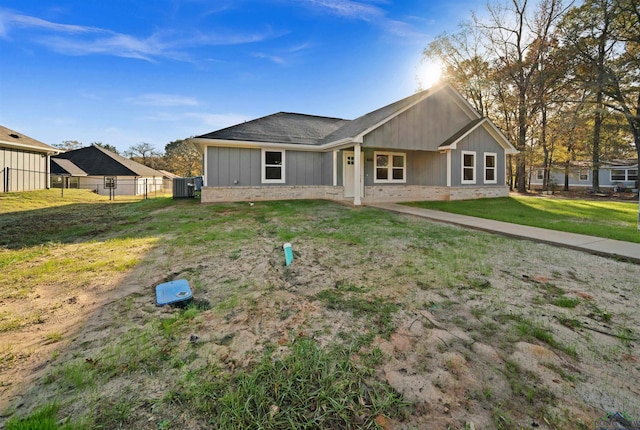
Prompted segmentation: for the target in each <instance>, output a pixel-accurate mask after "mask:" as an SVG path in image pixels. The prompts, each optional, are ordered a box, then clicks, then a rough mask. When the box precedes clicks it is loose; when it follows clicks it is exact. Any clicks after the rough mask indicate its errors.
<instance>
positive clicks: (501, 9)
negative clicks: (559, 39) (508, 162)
mask: <svg viewBox="0 0 640 430" xmlns="http://www.w3.org/2000/svg"><path fill="white" fill-rule="evenodd" d="M536 6H537V7H536ZM487 10H488V12H489V16H488V18H486V19H482V18H479V17H478V16H477V15H476V14H474V22H475V24H476V26H477V27H478V28H480V29H481V31H482V32H483V33H484V35H485V38H486V41H487V45H486V49H487V51H488V52H490V53H491V55H492V57H493V61H494V62H495V65H496V68H497V69H499V74H500V75H501V76H503V77H504V79H505V80H506V81H505V84H506V85H504V86H503V87H502V91H503V93H504V92H507V91H508V92H512V93H513V96H514V97H513V98H514V99H515V107H514V108H513V109H514V116H515V124H514V125H515V128H516V135H517V140H516V142H517V143H516V148H517V149H518V150H519V151H520V153H519V154H518V155H517V157H516V187H517V189H518V191H519V192H522V193H524V192H526V153H527V144H528V142H530V141H531V136H530V119H531V118H532V117H534V116H535V115H536V114H537V113H538V109H539V107H540V105H539V103H536V100H535V98H534V97H533V93H534V87H535V81H534V78H535V73H536V72H537V71H538V68H539V66H540V63H541V60H542V59H543V57H544V54H545V52H546V51H545V50H546V49H548V43H546V41H547V40H548V37H549V35H550V34H551V31H552V29H553V26H554V25H555V24H556V23H557V21H558V19H559V18H560V17H561V16H562V14H563V13H564V11H563V9H562V4H561V1H560V0H540V2H539V3H538V4H537V5H536V4H532V3H529V0H510V1H508V2H505V3H503V4H499V3H496V4H490V5H488V6H487ZM503 97H505V98H506V94H503ZM504 108H507V105H504Z"/></svg>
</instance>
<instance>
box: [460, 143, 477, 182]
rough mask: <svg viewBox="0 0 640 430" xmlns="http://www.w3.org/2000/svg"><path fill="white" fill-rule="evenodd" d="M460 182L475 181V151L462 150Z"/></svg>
mask: <svg viewBox="0 0 640 430" xmlns="http://www.w3.org/2000/svg"><path fill="white" fill-rule="evenodd" d="M462 183H463V184H475V183H476V153H475V152H471V151H462Z"/></svg>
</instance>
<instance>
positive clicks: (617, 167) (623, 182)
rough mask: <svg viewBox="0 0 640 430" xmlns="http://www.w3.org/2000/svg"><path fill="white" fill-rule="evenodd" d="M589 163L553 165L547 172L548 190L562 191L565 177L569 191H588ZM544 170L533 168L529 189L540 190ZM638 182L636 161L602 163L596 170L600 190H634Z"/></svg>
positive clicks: (591, 173)
mask: <svg viewBox="0 0 640 430" xmlns="http://www.w3.org/2000/svg"><path fill="white" fill-rule="evenodd" d="M591 166H592V164H591V163H590V162H579V161H578V162H572V163H570V165H569V167H568V168H566V167H565V166H558V165H554V166H552V167H551V169H550V171H549V183H550V184H551V187H550V188H555V189H556V190H559V189H563V188H564V184H565V176H566V177H567V178H568V185H569V189H570V190H588V189H590V188H592V186H593V172H592V170H593V169H592V167H591ZM543 179H544V169H543V168H541V167H538V168H535V169H534V172H533V175H532V176H531V180H530V186H531V189H542V187H543V183H544V182H543ZM637 180H638V160H637V159H630V160H613V161H603V162H602V163H601V164H600V169H598V182H599V183H600V188H602V189H604V190H609V191H621V190H626V189H630V190H635V189H637Z"/></svg>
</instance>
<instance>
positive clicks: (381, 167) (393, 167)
mask: <svg viewBox="0 0 640 430" xmlns="http://www.w3.org/2000/svg"><path fill="white" fill-rule="evenodd" d="M373 158H374V164H375V166H374V169H375V177H374V180H373V182H375V183H385V182H399V183H404V182H407V155H406V154H404V153H400V152H374V153H373Z"/></svg>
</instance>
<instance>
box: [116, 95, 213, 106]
mask: <svg viewBox="0 0 640 430" xmlns="http://www.w3.org/2000/svg"><path fill="white" fill-rule="evenodd" d="M125 101H126V102H127V103H131V104H134V105H140V106H158V107H177V106H198V105H199V104H200V103H199V102H198V100H196V99H195V98H193V97H186V96H180V95H177V94H160V93H150V94H142V95H139V96H136V97H128V98H126V99H125Z"/></svg>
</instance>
